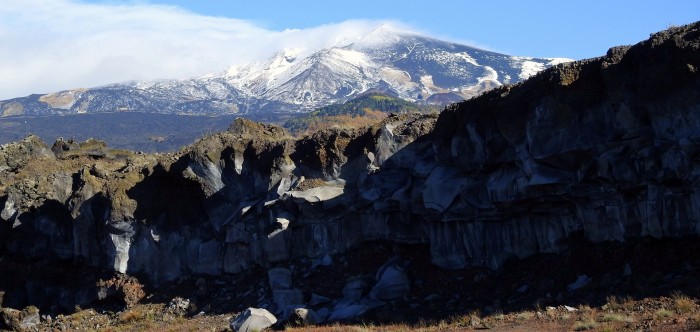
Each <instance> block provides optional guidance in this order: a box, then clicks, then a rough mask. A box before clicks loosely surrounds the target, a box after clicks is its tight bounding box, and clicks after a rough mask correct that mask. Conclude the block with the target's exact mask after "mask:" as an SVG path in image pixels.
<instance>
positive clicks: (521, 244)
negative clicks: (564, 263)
mask: <svg viewBox="0 0 700 332" xmlns="http://www.w3.org/2000/svg"><path fill="white" fill-rule="evenodd" d="M698 68H700V24H698V23H696V24H693V25H688V26H684V27H679V28H673V29H671V30H668V31H664V32H661V33H658V34H655V35H653V36H652V37H651V38H650V39H649V40H647V41H644V42H642V43H639V44H637V45H634V46H631V47H617V48H612V49H610V51H609V52H608V54H607V55H606V56H604V57H601V58H597V59H591V60H586V61H582V62H575V63H568V64H562V65H558V66H556V67H554V68H551V69H549V70H546V71H544V72H542V73H540V74H538V75H536V76H535V77H533V78H531V79H529V80H528V81H525V82H523V83H521V84H518V85H515V86H508V87H502V88H498V89H496V90H494V91H492V92H490V93H487V94H485V95H482V96H480V97H478V98H475V99H472V100H469V101H466V102H462V103H460V104H456V105H453V106H451V107H449V109H447V110H445V111H444V112H443V113H442V114H440V116H439V117H437V116H430V115H399V116H391V117H389V118H388V119H387V120H385V121H383V122H382V123H380V124H378V125H376V126H374V127H372V128H368V129H365V130H356V131H342V130H330V131H324V132H319V133H317V134H315V135H313V136H311V137H307V138H304V139H301V140H294V139H292V138H290V137H289V136H288V135H287V134H286V133H285V131H284V130H283V129H281V128H278V127H274V126H266V125H261V124H257V123H253V122H250V121H247V120H243V119H238V120H236V122H234V124H233V125H232V126H231V127H230V128H229V130H228V131H226V132H222V133H219V134H216V135H212V136H209V137H206V138H204V139H202V140H200V141H198V142H196V143H195V144H194V145H193V146H191V147H189V148H187V149H185V150H183V151H181V152H180V153H177V154H167V155H142V154H131V153H127V152H118V151H117V152H115V151H107V152H104V151H103V152H100V151H101V150H100V151H97V152H96V151H95V148H94V146H98V147H99V149H102V148H103V147H102V145H99V144H94V143H93V144H87V143H85V144H84V145H82V146H78V147H77V148H76V149H74V150H71V151H68V152H69V153H60V154H56V155H58V156H59V157H56V155H54V154H50V153H47V151H48V147H46V146H44V145H42V144H41V143H39V142H36V140H35V139H33V138H28V139H26V140H24V141H22V142H18V143H13V144H10V145H5V146H2V148H0V181H1V182H0V208H2V214H1V215H0V217H1V218H2V220H0V227H2V230H1V231H0V243H1V244H2V253H3V254H4V255H17V254H20V255H23V256H26V257H48V258H61V259H66V260H72V261H75V262H80V263H81V264H86V265H90V266H95V267H100V268H103V269H108V270H113V271H119V272H124V273H133V274H141V275H145V276H147V277H148V278H150V279H151V280H153V281H156V282H157V281H164V280H173V279H176V278H178V277H180V276H183V275H192V274H209V275H219V274H223V273H238V272H241V271H244V270H247V269H250V268H251V267H254V266H263V267H269V266H275V265H279V264H282V263H284V262H286V261H288V260H293V259H297V258H309V259H320V258H322V257H325V256H326V255H335V254H341V253H343V252H345V251H346V250H348V249H349V248H352V247H356V246H360V245H362V244H363V243H365V242H367V241H371V240H386V241H392V242H396V243H422V244H427V245H428V246H429V248H430V254H431V257H432V261H433V263H434V264H436V265H437V266H440V267H443V268H450V269H458V268H464V267H468V266H477V265H478V266H487V267H491V268H498V267H499V266H501V265H502V264H503V262H505V261H506V260H508V259H510V258H522V257H526V256H529V255H532V254H534V253H545V252H557V251H560V250H562V249H564V248H566V245H567V239H568V238H570V237H571V236H574V235H577V236H578V235H583V236H584V237H585V238H586V239H588V240H590V241H592V242H601V241H625V240H627V239H630V238H639V237H654V238H678V237H685V236H696V235H698V232H700V224H699V223H698V222H697V221H698V220H700V173H698V172H697V171H696V169H697V165H698V160H699V159H698V158H699V157H700V154H699V152H700V145H699V144H700V93H699V91H700V73H699V72H698ZM99 149H98V150H99Z"/></svg>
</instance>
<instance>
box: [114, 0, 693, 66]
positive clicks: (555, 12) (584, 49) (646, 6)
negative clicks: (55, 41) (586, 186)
mask: <svg viewBox="0 0 700 332" xmlns="http://www.w3.org/2000/svg"><path fill="white" fill-rule="evenodd" d="M101 2H111V3H115V2H116V3H128V1H115V0H110V1H101ZM142 2H143V1H142ZM145 2H148V3H159V4H169V5H174V6H180V7H182V8H186V9H187V10H191V11H194V12H196V13H199V14H203V15H210V16H224V17H230V18H238V19H246V20H252V21H254V22H256V24H259V25H261V26H263V27H266V28H268V29H273V30H284V29H288V28H296V29H302V28H309V27H315V26H319V25H322V24H329V23H338V22H342V21H345V20H348V19H372V20H385V19H388V20H393V21H401V22H404V23H406V24H408V25H409V26H412V27H416V28H418V29H421V30H424V31H426V32H428V33H432V34H434V35H436V36H439V37H444V38H448V39H452V40H457V41H464V42H470V43H472V44H476V45H482V46H485V47H489V48H492V49H494V50H497V51H500V52H504V53H509V54H514V55H525V56H536V57H568V58H574V59H582V58H589V57H595V56H599V55H602V54H604V53H605V51H606V50H607V49H608V48H610V47H611V46H615V45H621V44H630V43H636V42H638V41H641V40H643V39H646V38H648V36H649V33H652V32H656V31H659V30H663V29H665V28H666V27H668V26H669V25H681V24H687V23H691V22H694V21H697V20H700V1H698V0H683V1H680V0H679V1H674V0H666V1H658V0H657V1H649V0H637V1H629V0H623V1H615V0H604V1H600V0H588V1H569V0H532V1H523V0H511V1H504V0H500V1H498V0H496V1H468V0H440V1H426V0H421V1H417V0H403V1H385V0H306V1H290V0H286V1H281V0H278V1H271V0H245V1H241V0H232V1H185V0H149V1H145Z"/></svg>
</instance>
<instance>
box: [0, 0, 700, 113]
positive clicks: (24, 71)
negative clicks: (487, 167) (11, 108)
mask: <svg viewBox="0 0 700 332" xmlns="http://www.w3.org/2000/svg"><path fill="white" fill-rule="evenodd" d="M660 3H661V2H660V1H647V0H641V1H626V0H625V1H613V0H607V1H601V0H589V1H583V2H582V1H576V2H574V1H567V0H558V1H553V0H539V1H534V0H533V1H515V0H513V1H504V0H501V1H483V0H482V1H467V0H463V1H459V0H440V1H427V0H422V1H416V0H403V1H386V0H352V1H350V0H325V1H320V0H307V1H292V0H286V1H277V0H274V1H273V0H221V1H201V0H200V1H184V0H2V5H1V6H0V41H2V43H0V100H2V99H8V98H13V97H19V96H26V95H28V94H32V93H49V92H56V91H60V90H67V89H75V88H87V87H94V86H99V85H104V84H110V83H117V82H124V81H130V80H154V79H181V78H190V77H197V76H202V75H205V74H208V73H222V72H225V71H226V70H227V69H228V68H229V67H230V66H233V65H239V64H244V63H247V62H250V61H255V60H264V59H266V58H268V57H270V56H272V55H273V54H274V53H275V52H276V51H279V50H281V49H290V48H291V49H294V50H295V51H297V52H299V54H301V55H304V54H309V53H310V52H313V51H314V50H318V49H320V48H323V47H330V46H338V45H340V44H342V43H346V44H345V45H347V42H348V41H352V40H357V39H358V38H360V37H361V36H363V35H366V34H368V33H370V32H371V31H373V30H374V29H376V28H377V27H379V26H381V25H384V24H389V25H391V26H394V27H396V28H400V29H407V30H413V31H417V32H422V33H425V34H428V35H432V36H434V37H437V38H441V39H445V40H449V41H454V42H461V43H464V44H469V45H472V46H476V47H482V48H486V49H489V50H492V51H496V52H501V53H506V54H511V55H521V56H535V57H567V58H573V59H582V58H589V57H595V56H600V55H603V54H605V52H606V50H607V49H608V48H609V47H611V46H615V45H621V44H632V43H636V42H638V41H641V40H644V39H646V38H648V37H649V34H650V33H652V32H656V31H660V30H663V29H665V28H666V27H668V26H670V25H681V24H687V23H691V22H693V21H696V20H700V1H698V0H677V1H673V0H667V1H664V2H663V4H660ZM305 52H306V53H305Z"/></svg>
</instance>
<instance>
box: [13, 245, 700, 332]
mask: <svg viewBox="0 0 700 332" xmlns="http://www.w3.org/2000/svg"><path fill="white" fill-rule="evenodd" d="M574 242H575V244H574V245H572V246H571V247H570V249H569V250H567V251H566V252H565V253H562V254H556V255H555V254H549V255H537V256H534V257H531V258H529V259H526V260H523V261H512V262H510V263H508V264H507V265H506V266H505V267H504V268H503V269H501V270H497V271H493V270H489V269H467V270H460V271H449V270H442V269H439V268H436V267H434V266H432V265H431V264H430V261H429V257H428V256H427V255H425V254H423V252H424V251H423V250H422V248H420V247H416V246H396V245H392V244H388V243H373V244H371V245H367V246H363V247H362V248H357V249H356V250H352V251H351V252H350V253H349V254H348V255H346V256H344V257H343V258H341V259H338V260H335V259H334V261H333V262H332V264H331V265H329V266H317V267H316V268H314V269H309V270H307V271H305V270H304V268H303V266H304V264H310V263H311V262H302V261H298V262H295V263H296V264H297V266H300V268H299V270H295V272H294V273H293V274H292V279H293V280H294V284H295V286H296V287H298V288H300V289H301V290H302V291H303V293H304V296H305V297H308V298H310V297H317V298H321V297H326V298H328V300H329V301H331V302H332V303H331V304H333V305H335V304H338V303H339V302H341V301H342V299H343V297H344V295H343V292H344V291H346V292H347V285H348V284H349V283H352V282H353V280H357V279H358V278H360V279H365V280H367V281H368V283H371V282H372V280H373V279H374V277H375V276H374V275H372V274H370V273H367V271H374V270H377V269H378V268H380V267H381V266H382V265H383V263H384V262H385V261H387V260H390V259H392V258H393V257H404V258H407V260H408V262H409V263H408V264H407V266H406V272H407V275H408V277H409V280H410V284H409V287H410V290H409V292H408V294H407V295H406V297H405V298H403V299H399V300H395V301H391V302H389V303H387V304H385V305H383V306H379V307H377V308H373V309H370V310H369V311H368V312H367V313H365V315H364V316H363V317H361V318H351V319H348V320H341V321H334V322H318V324H310V325H303V324H302V325H299V324H300V323H301V322H300V321H295V320H294V319H290V320H288V321H284V322H280V324H279V325H277V326H273V329H278V330H279V329H282V330H290V331H307V330H311V331H412V330H422V331H448V330H481V329H489V330H494V331H534V330H561V331H572V330H578V331H582V330H595V331H692V330H697V329H700V307H699V306H698V298H700V284H698V283H697V280H698V278H697V275H698V272H700V243H699V242H698V241H697V239H686V240H682V241H673V242H670V241H659V240H653V241H652V240H648V241H641V242H637V243H627V244H624V245H622V244H608V245H605V246H591V245H590V244H587V243H585V242H584V241H580V242H576V241H574ZM0 265H1V266H0V267H2V269H3V270H5V271H13V273H14V274H16V275H17V277H18V278H23V277H26V275H25V274H31V273H35V272H38V271H37V269H36V268H34V267H33V266H36V265H26V264H25V263H23V262H20V261H15V262H14V263H13V262H8V261H7V260H4V261H3V262H2V263H0ZM53 271H54V274H52V275H51V276H45V278H46V279H50V280H44V282H47V283H50V282H52V281H53V282H55V281H56V278H58V279H61V278H75V277H76V276H78V275H81V274H82V276H83V277H85V275H86V274H89V273H94V274H95V275H94V277H95V278H96V279H97V280H100V281H97V282H98V283H101V284H102V285H105V284H109V285H110V286H108V287H107V288H106V289H115V288H116V289H119V291H117V292H113V293H112V294H111V295H110V296H107V297H105V299H104V301H101V302H99V303H98V305H97V306H95V307H92V308H79V307H76V308H75V309H74V310H73V312H64V313H62V314H58V315H57V314H53V315H47V314H45V313H42V312H39V313H38V316H36V321H34V322H30V323H29V324H28V325H25V326H24V327H25V328H26V329H25V330H60V331H73V330H106V331H226V330H230V328H229V322H230V320H231V319H232V318H233V317H234V316H235V315H236V314H237V313H238V312H240V311H242V310H244V309H245V308H247V307H250V306H253V307H257V306H265V305H267V306H271V303H270V302H269V301H270V299H271V298H272V297H273V294H274V290H273V289H272V288H273V286H274V285H273V284H271V282H270V279H269V278H266V279H263V280H260V279H259V278H258V277H257V276H259V275H264V274H265V272H264V271H251V273H248V274H246V275H239V276H226V277H218V278H184V279H182V280H179V281H177V282H172V283H169V284H164V285H161V286H160V287H159V288H157V289H156V288H152V287H148V286H144V285H142V284H141V283H139V281H138V278H135V277H127V276H123V275H112V276H110V275H99V272H98V271H92V272H90V271H85V270H82V269H77V268H76V267H71V266H66V265H61V264H55V269H54V270H53ZM304 271H305V272H304ZM114 285H118V286H116V287H115V286H114ZM369 291H370V289H368V288H365V289H364V290H363V292H369ZM314 294H315V295H314ZM346 296H347V294H346ZM6 300H10V299H7V298H6ZM309 300H311V299H309ZM307 302H310V303H311V301H307ZM319 302H323V301H319ZM266 303H267V304H266ZM324 306H326V307H327V306H328V303H318V304H316V305H310V306H308V308H310V309H311V310H314V309H317V310H318V311H319V312H320V311H322V310H323V307H324ZM2 310H3V314H4V319H5V323H6V325H5V328H16V329H17V328H18V327H19V325H18V324H19V323H21V321H22V318H26V316H27V315H28V313H29V312H31V311H32V310H31V309H25V310H24V312H25V313H24V314H22V313H15V314H16V315H19V316H18V319H17V320H16V321H15V323H14V324H15V325H12V324H13V323H12V321H11V320H10V321H8V320H7V318H8V317H9V316H8V310H7V309H2ZM22 315H24V316H22ZM30 321H31V319H30ZM7 323H9V324H7ZM25 323H26V322H25ZM306 323H309V322H306ZM34 324H36V325H34Z"/></svg>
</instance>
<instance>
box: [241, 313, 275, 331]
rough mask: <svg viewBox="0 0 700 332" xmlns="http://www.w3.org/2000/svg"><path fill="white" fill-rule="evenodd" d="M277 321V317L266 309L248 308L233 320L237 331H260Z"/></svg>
mask: <svg viewBox="0 0 700 332" xmlns="http://www.w3.org/2000/svg"><path fill="white" fill-rule="evenodd" d="M275 323H277V318H276V317H275V316H274V315H273V314H271V313H270V312H269V311H267V310H265V309H259V308H248V309H246V310H244V311H243V312H241V313H240V314H238V315H237V316H236V317H234V318H233V319H232V320H231V324H230V327H231V329H232V330H233V331H235V332H259V331H262V330H264V329H266V328H268V327H270V326H272V325H273V324H275Z"/></svg>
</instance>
